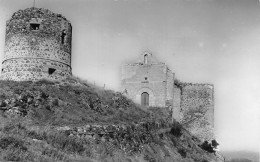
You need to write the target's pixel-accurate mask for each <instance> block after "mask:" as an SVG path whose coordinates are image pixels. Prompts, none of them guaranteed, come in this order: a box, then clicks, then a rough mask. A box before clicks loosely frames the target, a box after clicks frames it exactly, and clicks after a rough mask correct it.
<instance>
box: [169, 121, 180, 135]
mask: <svg viewBox="0 0 260 162" xmlns="http://www.w3.org/2000/svg"><path fill="white" fill-rule="evenodd" d="M170 133H171V134H172V135H174V136H175V137H180V136H181V135H182V132H181V125H180V124H179V123H177V122H175V123H174V124H173V126H172V128H171V131H170Z"/></svg>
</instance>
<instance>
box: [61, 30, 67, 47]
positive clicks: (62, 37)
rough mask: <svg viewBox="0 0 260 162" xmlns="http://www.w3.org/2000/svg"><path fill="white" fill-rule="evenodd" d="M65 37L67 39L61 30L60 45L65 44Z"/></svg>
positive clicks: (64, 32)
mask: <svg viewBox="0 0 260 162" xmlns="http://www.w3.org/2000/svg"><path fill="white" fill-rule="evenodd" d="M66 37H67V34H66V31H65V30H63V31H62V33H61V43H62V44H64V43H65V40H66Z"/></svg>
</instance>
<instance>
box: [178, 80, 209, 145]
mask: <svg viewBox="0 0 260 162" xmlns="http://www.w3.org/2000/svg"><path fill="white" fill-rule="evenodd" d="M180 90H181V105H180V108H181V110H180V122H181V123H182V124H183V125H184V127H185V128H186V129H187V130H189V131H190V132H191V133H192V134H194V135H195V136H197V137H199V138H200V139H201V140H212V139H214V131H213V129H214V95H213V94H214V87H213V85H211V84H186V85H183V86H182V87H181V89H180Z"/></svg>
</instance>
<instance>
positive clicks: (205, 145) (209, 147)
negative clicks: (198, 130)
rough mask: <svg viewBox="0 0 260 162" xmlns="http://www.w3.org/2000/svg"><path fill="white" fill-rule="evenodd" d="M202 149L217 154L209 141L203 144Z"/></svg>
mask: <svg viewBox="0 0 260 162" xmlns="http://www.w3.org/2000/svg"><path fill="white" fill-rule="evenodd" d="M200 147H201V148H202V149H203V150H205V151H207V152H209V153H215V151H214V149H213V147H212V146H211V143H209V142H208V141H204V142H203V144H202V145H200Z"/></svg>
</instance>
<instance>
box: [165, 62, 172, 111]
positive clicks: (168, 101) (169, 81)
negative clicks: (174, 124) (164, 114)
mask: <svg viewBox="0 0 260 162" xmlns="http://www.w3.org/2000/svg"><path fill="white" fill-rule="evenodd" d="M173 90H174V73H173V72H172V71H171V70H170V69H169V68H168V67H167V66H166V106H167V107H169V108H170V109H173Z"/></svg>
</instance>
